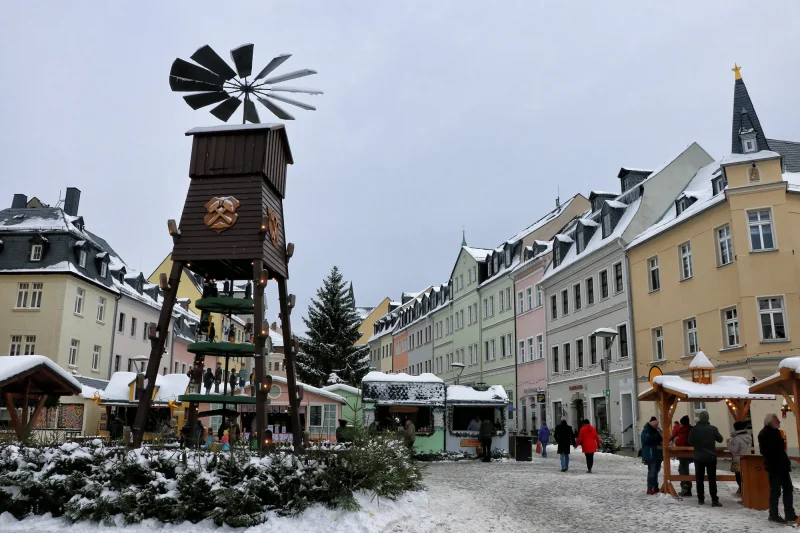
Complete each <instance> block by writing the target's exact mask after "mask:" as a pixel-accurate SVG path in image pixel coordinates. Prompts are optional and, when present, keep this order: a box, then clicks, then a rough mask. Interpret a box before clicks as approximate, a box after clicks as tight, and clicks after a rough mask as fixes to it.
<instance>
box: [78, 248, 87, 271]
mask: <svg viewBox="0 0 800 533" xmlns="http://www.w3.org/2000/svg"><path fill="white" fill-rule="evenodd" d="M86 256H87V254H86V250H81V251H80V253H79V254H78V265H79V266H80V267H81V268H86Z"/></svg>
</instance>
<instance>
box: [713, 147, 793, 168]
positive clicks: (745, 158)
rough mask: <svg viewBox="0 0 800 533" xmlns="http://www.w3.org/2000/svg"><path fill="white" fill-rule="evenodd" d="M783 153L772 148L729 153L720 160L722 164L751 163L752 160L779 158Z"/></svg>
mask: <svg viewBox="0 0 800 533" xmlns="http://www.w3.org/2000/svg"><path fill="white" fill-rule="evenodd" d="M780 157H781V154H779V153H778V152H773V151H771V150H761V151H760V152H752V153H749V154H728V155H726V156H725V157H723V158H722V160H720V162H719V164H720V166H723V167H724V166H727V165H736V164H740V163H749V162H751V161H766V160H768V159H779V158H780Z"/></svg>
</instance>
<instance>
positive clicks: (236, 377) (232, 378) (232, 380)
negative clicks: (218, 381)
mask: <svg viewBox="0 0 800 533" xmlns="http://www.w3.org/2000/svg"><path fill="white" fill-rule="evenodd" d="M228 383H230V385H231V396H233V391H234V390H235V389H236V385H237V384H238V383H239V374H237V373H236V369H235V368H233V369H231V373H230V377H229V378H228Z"/></svg>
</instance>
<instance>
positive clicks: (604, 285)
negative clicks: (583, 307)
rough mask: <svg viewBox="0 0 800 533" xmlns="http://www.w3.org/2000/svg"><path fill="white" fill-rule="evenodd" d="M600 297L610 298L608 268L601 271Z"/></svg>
mask: <svg viewBox="0 0 800 533" xmlns="http://www.w3.org/2000/svg"><path fill="white" fill-rule="evenodd" d="M600 298H601V299H605V298H608V270H603V271H601V272H600Z"/></svg>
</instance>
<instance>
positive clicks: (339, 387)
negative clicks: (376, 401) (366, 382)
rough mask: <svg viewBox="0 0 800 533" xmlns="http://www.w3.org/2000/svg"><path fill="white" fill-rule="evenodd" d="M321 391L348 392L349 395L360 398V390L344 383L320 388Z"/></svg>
mask: <svg viewBox="0 0 800 533" xmlns="http://www.w3.org/2000/svg"><path fill="white" fill-rule="evenodd" d="M322 389H323V390H326V391H328V392H333V393H335V392H336V391H343V392H349V393H350V394H356V395H358V396H361V389H357V388H355V387H353V386H351V385H348V384H346V383H334V384H333V385H325V386H324V387H322Z"/></svg>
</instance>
